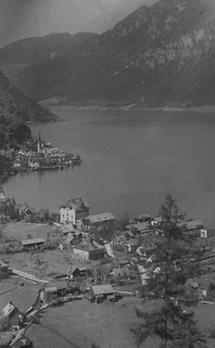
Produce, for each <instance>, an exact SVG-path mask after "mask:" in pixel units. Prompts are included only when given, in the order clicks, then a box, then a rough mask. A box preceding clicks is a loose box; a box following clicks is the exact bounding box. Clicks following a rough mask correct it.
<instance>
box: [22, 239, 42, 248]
mask: <svg viewBox="0 0 215 348" xmlns="http://www.w3.org/2000/svg"><path fill="white" fill-rule="evenodd" d="M44 244H45V239H43V238H33V239H25V240H22V245H23V247H24V249H27V250H29V249H38V248H40V247H42V246H44Z"/></svg>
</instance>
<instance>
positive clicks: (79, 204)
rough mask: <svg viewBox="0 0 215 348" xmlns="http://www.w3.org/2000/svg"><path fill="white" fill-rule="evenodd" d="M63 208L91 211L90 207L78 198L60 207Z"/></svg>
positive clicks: (69, 200)
mask: <svg viewBox="0 0 215 348" xmlns="http://www.w3.org/2000/svg"><path fill="white" fill-rule="evenodd" d="M61 208H70V209H75V210H82V209H89V205H88V204H87V203H86V202H84V201H83V200H82V199H81V198H80V197H78V198H69V199H68V200H67V201H66V202H65V204H62V205H61V206H60V209H61Z"/></svg>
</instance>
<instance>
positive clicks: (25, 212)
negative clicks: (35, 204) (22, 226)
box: [18, 204, 35, 220]
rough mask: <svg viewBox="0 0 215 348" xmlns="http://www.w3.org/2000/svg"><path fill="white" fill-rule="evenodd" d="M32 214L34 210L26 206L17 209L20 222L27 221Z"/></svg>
mask: <svg viewBox="0 0 215 348" xmlns="http://www.w3.org/2000/svg"><path fill="white" fill-rule="evenodd" d="M34 213H35V211H34V209H33V208H30V207H29V206H28V205H27V204H23V205H20V206H19V207H18V215H19V218H20V219H21V220H25V219H29V218H30V217H31V216H32V215H33V214H34Z"/></svg>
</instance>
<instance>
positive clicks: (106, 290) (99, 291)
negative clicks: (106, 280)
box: [91, 284, 115, 295]
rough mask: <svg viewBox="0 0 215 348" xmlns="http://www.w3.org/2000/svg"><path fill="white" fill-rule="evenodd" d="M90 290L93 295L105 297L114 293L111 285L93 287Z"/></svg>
mask: <svg viewBox="0 0 215 348" xmlns="http://www.w3.org/2000/svg"><path fill="white" fill-rule="evenodd" d="M91 289H92V291H93V293H94V295H106V294H112V293H114V292H115V290H114V289H113V287H112V285H111V284H103V285H94V286H92V288H91Z"/></svg>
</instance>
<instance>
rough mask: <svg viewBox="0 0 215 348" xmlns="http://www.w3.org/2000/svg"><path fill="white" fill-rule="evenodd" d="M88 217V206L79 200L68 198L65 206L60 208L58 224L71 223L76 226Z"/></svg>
mask: <svg viewBox="0 0 215 348" xmlns="http://www.w3.org/2000/svg"><path fill="white" fill-rule="evenodd" d="M88 215H89V206H88V204H87V203H86V202H84V201H83V200H82V199H81V198H70V199H68V200H67V201H66V203H65V204H63V205H61V206H60V222H61V224H66V223H72V224H73V225H76V224H77V221H78V220H81V219H83V218H85V217H86V216H88Z"/></svg>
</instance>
